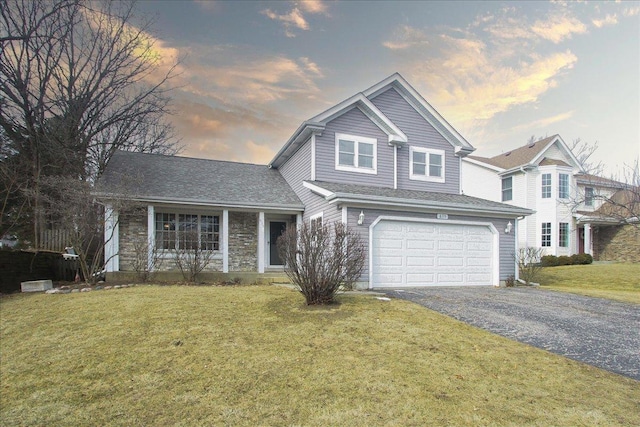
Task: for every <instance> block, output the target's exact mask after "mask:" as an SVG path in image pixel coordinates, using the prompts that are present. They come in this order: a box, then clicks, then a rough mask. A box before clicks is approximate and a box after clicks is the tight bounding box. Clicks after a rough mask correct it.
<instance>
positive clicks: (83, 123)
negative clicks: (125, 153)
mask: <svg viewBox="0 0 640 427" xmlns="http://www.w3.org/2000/svg"><path fill="white" fill-rule="evenodd" d="M134 13H135V3H134V2H129V1H112V0H107V1H100V2H92V1H83V0H61V1H57V2H51V1H45V0H8V1H4V2H0V31H1V33H0V43H1V44H0V48H1V52H0V107H1V108H0V128H1V129H2V133H3V145H4V143H5V141H6V145H7V146H6V147H3V156H2V157H0V162H2V163H4V164H7V165H10V168H11V169H12V170H17V171H19V172H20V173H19V176H20V177H21V179H20V181H19V183H18V184H19V188H20V191H19V193H20V194H21V195H22V197H23V199H24V200H22V201H15V203H14V204H17V205H19V206H24V207H27V208H28V209H29V211H30V212H29V215H28V216H27V217H28V218H29V221H30V222H31V228H32V236H33V239H34V244H35V245H36V246H37V236H38V235H39V231H40V229H42V228H43V224H41V221H42V218H43V210H44V207H43V206H42V195H43V193H42V189H41V184H42V179H43V178H45V177H49V176H68V177H74V178H76V179H78V180H81V181H86V182H95V179H96V178H97V177H98V176H99V175H100V174H101V173H102V171H103V170H104V168H105V166H106V165H107V163H108V162H109V160H110V158H111V156H112V155H113V153H114V152H115V151H116V150H131V151H142V152H160V153H165V154H174V153H175V152H176V151H177V149H178V146H177V143H176V141H175V139H174V136H173V131H172V128H171V126H170V125H169V124H168V123H167V122H166V121H165V119H164V117H165V116H166V114H167V113H170V109H169V101H170V98H169V91H170V87H169V86H168V82H169V80H170V78H171V76H172V74H173V72H174V69H175V66H176V64H175V63H174V64H170V63H169V62H170V61H167V59H166V58H162V56H161V51H160V50H159V49H158V47H157V46H156V44H155V42H154V39H153V37H152V36H151V35H150V34H151V31H150V30H151V22H150V21H146V22H143V23H142V24H141V25H140V26H135V25H134V19H133V18H134ZM168 63H169V64H168ZM165 64H168V65H165ZM5 186H6V185H5ZM9 208H11V209H12V208H14V207H13V206H9ZM2 226H3V227H5V223H4V222H3V224H2ZM0 231H3V230H0Z"/></svg>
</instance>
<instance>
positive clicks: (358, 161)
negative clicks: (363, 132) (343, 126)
mask: <svg viewBox="0 0 640 427" xmlns="http://www.w3.org/2000/svg"><path fill="white" fill-rule="evenodd" d="M377 145H378V143H377V140H376V139H375V138H366V137H363V136H355V135H347V134H343V133H336V170H343V171H350V172H361V173H370V174H375V173H377V165H378V159H377Z"/></svg>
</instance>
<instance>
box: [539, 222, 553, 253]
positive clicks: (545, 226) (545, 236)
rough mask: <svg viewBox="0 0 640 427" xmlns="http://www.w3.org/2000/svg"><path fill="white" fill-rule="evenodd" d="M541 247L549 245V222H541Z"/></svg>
mask: <svg viewBox="0 0 640 427" xmlns="http://www.w3.org/2000/svg"><path fill="white" fill-rule="evenodd" d="M540 246H542V247H543V248H545V247H550V246H551V223H550V222H543V223H542V244H541V245H540Z"/></svg>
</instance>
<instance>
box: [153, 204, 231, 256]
mask: <svg viewBox="0 0 640 427" xmlns="http://www.w3.org/2000/svg"><path fill="white" fill-rule="evenodd" d="M155 236H156V249H161V250H175V249H187V250H195V249H198V248H199V249H200V250H203V251H217V250H219V249H220V217H219V216H217V215H198V214H176V213H168V212H156V218H155Z"/></svg>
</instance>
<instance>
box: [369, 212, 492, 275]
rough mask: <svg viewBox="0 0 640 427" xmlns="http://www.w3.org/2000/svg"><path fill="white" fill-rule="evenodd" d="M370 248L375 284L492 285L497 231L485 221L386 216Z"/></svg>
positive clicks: (379, 225) (377, 229) (374, 231)
mask: <svg viewBox="0 0 640 427" xmlns="http://www.w3.org/2000/svg"><path fill="white" fill-rule="evenodd" d="M372 249H373V250H372V264H373V265H372V283H373V286H374V287H400V286H433V285H490V284H492V277H493V263H494V256H493V234H492V233H491V230H490V229H489V228H488V227H487V226H484V225H468V224H448V223H421V222H416V221H401V220H397V221H396V220H382V221H380V222H378V224H376V226H375V228H374V230H373V235H372Z"/></svg>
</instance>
